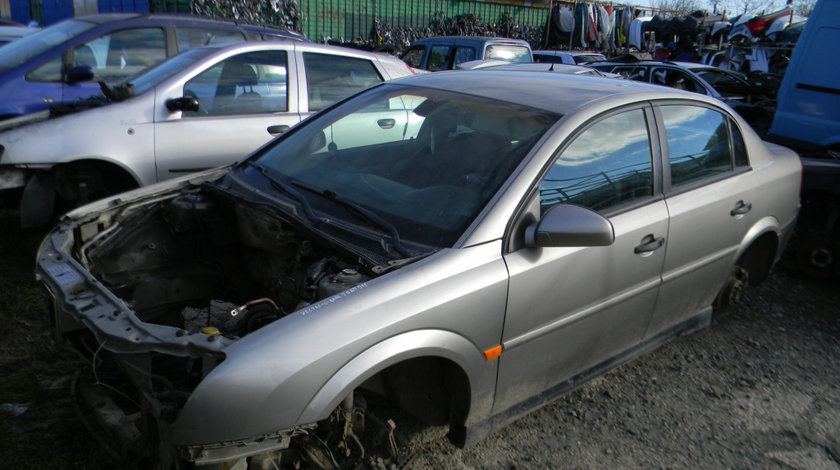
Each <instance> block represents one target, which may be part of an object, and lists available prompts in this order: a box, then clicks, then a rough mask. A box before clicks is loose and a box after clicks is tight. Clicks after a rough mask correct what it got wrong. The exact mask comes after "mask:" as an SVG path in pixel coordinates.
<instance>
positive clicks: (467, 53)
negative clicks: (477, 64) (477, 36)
mask: <svg viewBox="0 0 840 470" xmlns="http://www.w3.org/2000/svg"><path fill="white" fill-rule="evenodd" d="M471 60H475V49H473V48H472V47H456V48H455V62H454V63H453V65H458V64H460V63H462V62H469V61H471Z"/></svg>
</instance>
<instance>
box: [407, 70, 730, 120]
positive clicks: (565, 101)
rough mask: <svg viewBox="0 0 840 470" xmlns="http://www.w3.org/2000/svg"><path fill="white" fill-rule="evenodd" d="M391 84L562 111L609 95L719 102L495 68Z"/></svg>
mask: <svg viewBox="0 0 840 470" xmlns="http://www.w3.org/2000/svg"><path fill="white" fill-rule="evenodd" d="M392 83H396V84H400V85H408V86H418V87H427V88H435V89H439V90H445V91H453V92H456V93H464V94H470V95H476V96H483V97H491V98H495V99H499V100H502V101H508V102H511V103H517V104H521V105H524V106H528V107H531V108H537V109H544V110H547V111H551V112H555V113H560V114H565V113H567V112H568V111H570V110H572V109H576V108H578V107H581V106H584V105H587V104H591V103H595V102H598V101H602V100H607V99H610V98H616V99H619V100H620V101H621V100H623V101H625V102H633V101H640V100H648V99H658V98H677V99H690V100H694V101H704V102H712V103H714V102H716V101H715V100H712V99H709V98H706V97H705V95H701V94H698V93H691V92H684V91H681V90H674V89H671V88H666V87H662V86H657V85H650V84H647V83H642V82H636V81H632V80H615V79H612V78H602V77H592V76H579V75H568V74H560V73H554V72H533V71H527V72H523V71H509V70H493V69H492V68H488V69H484V70H453V71H446V72H438V73H434V74H424V75H415V76H411V77H406V78H401V79H398V80H396V81H394V82H392Z"/></svg>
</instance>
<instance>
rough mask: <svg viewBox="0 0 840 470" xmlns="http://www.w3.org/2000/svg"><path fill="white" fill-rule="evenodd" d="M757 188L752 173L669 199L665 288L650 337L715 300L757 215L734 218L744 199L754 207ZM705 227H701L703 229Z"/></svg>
mask: <svg viewBox="0 0 840 470" xmlns="http://www.w3.org/2000/svg"><path fill="white" fill-rule="evenodd" d="M756 196H757V186H756V183H755V179H754V175H753V174H752V173H751V172H747V173H743V174H740V175H739V176H738V177H737V178H727V179H724V180H722V181H718V182H715V183H712V184H708V185H706V186H703V187H701V188H695V189H693V190H691V191H690V192H686V193H682V194H679V195H676V196H672V197H669V198H667V201H666V203H667V205H668V212H669V213H670V215H671V226H670V241H669V244H668V251H667V256H666V260H665V266H664V268H663V272H662V281H663V282H662V290H661V293H660V298H659V300H658V302H657V306H656V311H655V313H654V317H653V319H652V321H651V325H650V328H649V330H648V333H647V335H646V336H648V337H650V336H654V335H655V334H656V333H657V332H660V331H662V330H665V329H667V328H668V327H670V326H673V325H675V324H677V323H680V322H681V321H683V320H685V319H687V318H688V317H690V316H692V315H695V314H696V313H697V312H698V311H700V310H702V309H704V308H708V307H710V306H711V304H712V302H713V301H714V298H715V295H716V294H717V292H718V290H719V289H720V286H721V285H722V283H723V281H724V280H725V279H726V277H727V272H728V270H729V269H730V268H731V267H732V263H733V262H734V261H735V260H734V259H733V256H734V255H735V252H736V251H737V250H738V248H739V246H740V244H741V240H742V239H743V237H744V235H745V234H746V233H747V231H748V230H749V228H750V226H752V224H753V223H755V217H756V216H755V212H752V211H751V212H748V213H746V214H744V215H742V216H740V217H738V214H734V215H733V214H731V212H732V211H733V209H735V207H736V206H737V205H738V203H739V201H744V202H745V203H751V202H749V201H755V200H756V199H755V198H756ZM698 227H700V228H698Z"/></svg>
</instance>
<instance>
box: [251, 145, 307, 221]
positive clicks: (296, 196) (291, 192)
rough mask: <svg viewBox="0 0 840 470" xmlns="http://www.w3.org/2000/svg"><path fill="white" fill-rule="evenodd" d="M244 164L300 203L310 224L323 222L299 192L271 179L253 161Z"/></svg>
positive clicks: (264, 170) (266, 172) (261, 167)
mask: <svg viewBox="0 0 840 470" xmlns="http://www.w3.org/2000/svg"><path fill="white" fill-rule="evenodd" d="M245 164H247V165H250V166H252V167H254V168H256V169H257V171H259V172H260V174H262V175H263V176H265V179H267V180H268V182H269V183H270V184H271V187H273V188H275V189H279V190H280V191H283V192H284V193H286V194H288V195H290V196H292V197H293V198H294V199H295V200H296V201H297V202H298V203H300V207H301V208H302V209H303V214H304V215H305V216H306V218H307V219H309V221H310V222H312V223H320V222H323V220H322V219H321V218H320V217H318V216H317V215H315V212H313V211H312V206H310V205H309V201H307V200H306V198H305V197H304V196H303V194H301V193H300V191H298V190H297V189H295V187H294V186H292V185H291V184H288V183H285V182H283V181H280V180H278V179H275V178H273V177H272V176H271V175H270V174H269V173H268V170H267V169H266V168H265V167H264V166H262V165H260V164H258V163H257V162H255V161H253V160H245Z"/></svg>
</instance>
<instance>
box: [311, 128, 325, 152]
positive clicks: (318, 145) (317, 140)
mask: <svg viewBox="0 0 840 470" xmlns="http://www.w3.org/2000/svg"><path fill="white" fill-rule="evenodd" d="M326 145H327V132H326V131H321V132H319V133H318V134H316V135H315V136H314V137H313V138H312V140H311V141H309V153H312V152H315V151H317V150H320V149H322V148H324V147H325V146H326Z"/></svg>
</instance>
